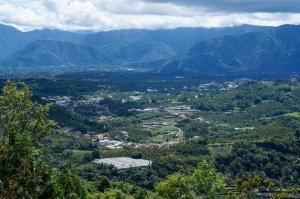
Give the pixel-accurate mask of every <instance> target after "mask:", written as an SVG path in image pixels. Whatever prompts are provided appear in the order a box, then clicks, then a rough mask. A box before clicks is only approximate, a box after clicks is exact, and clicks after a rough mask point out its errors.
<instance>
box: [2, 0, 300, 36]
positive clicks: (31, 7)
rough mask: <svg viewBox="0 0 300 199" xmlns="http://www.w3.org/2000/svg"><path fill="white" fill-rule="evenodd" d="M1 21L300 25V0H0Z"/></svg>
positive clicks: (36, 25) (95, 26)
mask: <svg viewBox="0 0 300 199" xmlns="http://www.w3.org/2000/svg"><path fill="white" fill-rule="evenodd" d="M0 23H4V24H8V25H13V26H15V27H17V28H19V29H21V30H24V31H28V30H33V29H41V28H56V29H63V30H95V31H101V30H111V29H124V28H147V29H157V28H175V27H224V26H235V25H240V24H253V25H269V26H278V25H281V24H300V0H0Z"/></svg>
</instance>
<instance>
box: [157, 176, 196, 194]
mask: <svg viewBox="0 0 300 199" xmlns="http://www.w3.org/2000/svg"><path fill="white" fill-rule="evenodd" d="M190 185H191V184H190V183H189V181H188V178H187V177H185V176H183V175H181V174H179V173H175V174H173V175H170V176H169V177H168V178H167V180H165V181H162V182H160V183H158V184H157V185H156V187H155V189H156V191H157V193H158V195H159V196H160V197H162V198H166V199H173V198H174V199H175V198H186V199H187V198H193V195H195V193H193V190H192V187H190Z"/></svg>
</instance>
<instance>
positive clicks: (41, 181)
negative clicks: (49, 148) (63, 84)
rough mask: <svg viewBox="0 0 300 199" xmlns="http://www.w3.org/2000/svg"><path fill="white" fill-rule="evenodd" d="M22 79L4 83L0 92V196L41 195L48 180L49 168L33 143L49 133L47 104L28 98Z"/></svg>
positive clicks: (26, 88)
mask: <svg viewBox="0 0 300 199" xmlns="http://www.w3.org/2000/svg"><path fill="white" fill-rule="evenodd" d="M31 97H32V93H31V92H30V90H29V88H28V87H27V86H26V85H25V84H23V83H7V84H6V86H5V87H4V88H3V95H2V96H0V198H1V197H3V198H40V197H42V196H43V193H45V192H46V189H47V187H49V184H51V181H50V176H51V169H50V168H49V167H48V166H47V165H45V164H44V163H43V161H42V160H41V159H40V157H39V154H38V151H37V150H36V149H35V148H34V144H35V143H36V142H37V141H38V140H40V139H41V138H42V137H44V136H45V135H48V134H49V133H51V131H52V129H53V128H54V127H55V126H56V124H55V122H53V121H51V120H48V119H47V112H48V109H49V107H50V106H49V105H45V106H43V105H39V104H36V103H33V102H32V101H31Z"/></svg>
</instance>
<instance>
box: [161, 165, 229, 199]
mask: <svg viewBox="0 0 300 199" xmlns="http://www.w3.org/2000/svg"><path fill="white" fill-rule="evenodd" d="M225 186H226V183H225V178H224V177H222V176H221V175H220V174H218V173H217V172H216V171H215V169H214V167H213V165H212V164H211V163H210V162H207V161H206V160H204V161H202V162H201V163H199V165H198V167H197V168H196V169H195V170H194V171H193V172H192V173H190V174H188V175H186V176H184V175H182V174H179V173H175V174H173V175H171V176H169V177H168V179H167V180H165V181H162V182H160V183H158V184H157V185H156V187H155V188H156V191H157V192H158V195H159V196H160V197H162V198H197V197H200V198H209V199H214V198H219V196H220V194H221V193H222V192H223V191H224V190H225Z"/></svg>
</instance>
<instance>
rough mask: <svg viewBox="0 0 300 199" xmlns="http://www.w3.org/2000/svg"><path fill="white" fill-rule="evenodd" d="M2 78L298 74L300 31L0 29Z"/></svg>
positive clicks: (295, 28) (294, 28)
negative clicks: (129, 72)
mask: <svg viewBox="0 0 300 199" xmlns="http://www.w3.org/2000/svg"><path fill="white" fill-rule="evenodd" d="M0 36H1V37H0V73H2V74H5V73H7V74H15V73H17V74H18V73H20V74H26V73H32V74H38V73H66V72H71V71H81V70H88V69H115V68H134V69H138V70H147V71H153V72H156V73H172V74H173V73H179V74H182V73H187V74H189V73H193V74H195V73H196V74H201V73H223V72H224V73H225V72H241V73H244V72H257V73H261V72H266V73H281V72H286V71H289V72H298V70H297V69H298V68H299V66H298V64H299V63H300V62H299V61H300V56H299V55H300V26H296V25H284V26H279V27H264V26H251V25H242V26H237V27H228V28H177V29H162V30H142V29H128V30H112V31H103V32H97V33H91V32H85V33H84V34H82V33H78V32H68V31H61V30H49V29H42V30H34V31H30V32H22V31H19V30H17V29H15V28H13V27H11V26H6V25H0Z"/></svg>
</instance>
